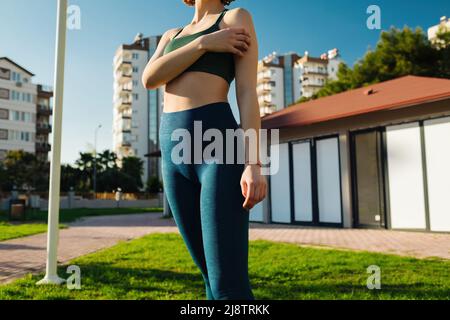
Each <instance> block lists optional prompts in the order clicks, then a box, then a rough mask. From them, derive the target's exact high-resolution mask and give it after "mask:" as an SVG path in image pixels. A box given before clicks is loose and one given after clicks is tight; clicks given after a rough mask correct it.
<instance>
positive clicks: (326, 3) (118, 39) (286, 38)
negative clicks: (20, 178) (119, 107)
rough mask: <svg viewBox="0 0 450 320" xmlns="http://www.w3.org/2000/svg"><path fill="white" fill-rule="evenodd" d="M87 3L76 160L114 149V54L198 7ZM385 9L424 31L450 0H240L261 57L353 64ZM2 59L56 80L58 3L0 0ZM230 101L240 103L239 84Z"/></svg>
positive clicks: (75, 69) (161, 2)
mask: <svg viewBox="0 0 450 320" xmlns="http://www.w3.org/2000/svg"><path fill="white" fill-rule="evenodd" d="M70 4H75V5H78V6H79V7H80V8H81V20H82V22H81V23H82V25H81V27H82V28H81V30H73V31H68V39H67V60H66V86H65V89H66V90H65V99H64V119H63V147H62V160H63V162H66V163H72V162H73V161H74V160H75V159H76V158H77V156H78V152H79V151H85V150H88V149H89V148H90V145H91V146H92V144H93V139H94V129H95V127H96V126H97V125H98V124H99V123H100V124H102V125H103V128H102V129H101V130H100V131H99V136H98V148H99V149H101V150H103V149H110V148H111V147H112V135H111V132H112V129H111V127H112V125H111V123H112V87H113V78H112V59H113V56H114V52H115V50H116V48H117V47H118V46H119V45H120V44H121V43H130V42H131V41H132V40H133V38H134V36H135V35H136V34H137V33H138V32H142V33H144V35H157V34H162V33H163V32H165V31H166V30H167V29H169V28H174V27H178V26H183V25H186V24H188V23H189V22H190V21H191V18H192V15H193V9H192V8H189V7H187V6H185V5H184V4H183V1H182V0H126V1H124V0H72V1H70ZM372 4H376V5H378V6H380V8H381V14H382V17H381V18H382V29H388V28H389V27H390V26H396V27H403V26H404V25H408V26H410V27H416V26H421V27H422V28H423V29H424V30H426V29H427V28H428V27H429V26H432V25H435V24H437V22H438V21H439V18H440V17H441V16H443V15H447V16H450V1H448V0H428V1H418V0H410V1H405V0H383V1H375V0H371V1H366V0H358V1H355V0H339V1H337V0H322V1H303V0H278V1H269V0H238V1H236V2H235V3H234V4H233V5H232V6H231V8H233V7H237V6H240V7H244V8H246V9H247V10H249V11H250V12H251V14H252V16H253V20H254V23H255V26H256V31H257V34H258V42H259V51H260V58H262V57H263V56H265V55H267V54H269V53H271V52H273V51H277V52H279V53H284V52H288V51H295V52H298V53H299V54H303V53H304V51H306V50H307V51H309V52H310V54H312V55H314V56H318V55H320V54H321V53H323V52H325V51H326V50H328V49H331V48H335V47H336V48H339V49H340V51H341V54H342V57H343V59H344V60H345V62H347V63H348V64H350V65H352V64H353V63H354V62H355V61H356V60H357V59H359V58H361V57H362V56H363V55H364V53H365V52H366V51H367V49H368V48H370V47H374V46H375V45H376V42H377V40H378V38H379V34H380V30H369V29H368V28H367V27H366V20H367V17H368V15H367V14H366V9H367V7H368V6H369V5H372ZM0 8H1V10H0V39H1V42H0V56H7V57H9V58H11V59H13V60H15V61H16V62H17V63H19V64H21V65H22V66H24V67H25V68H27V69H29V70H30V71H32V72H33V73H35V74H36V77H35V80H34V81H35V82H36V83H44V84H50V85H51V84H53V59H54V39H55V24H56V21H55V16H56V0H32V1H30V0H0ZM229 99H230V103H231V104H232V105H233V107H234V108H236V98H235V94H234V85H233V87H232V90H231V92H230V97H229Z"/></svg>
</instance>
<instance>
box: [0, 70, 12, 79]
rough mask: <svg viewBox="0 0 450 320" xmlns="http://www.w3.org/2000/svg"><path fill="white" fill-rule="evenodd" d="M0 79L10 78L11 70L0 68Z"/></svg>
mask: <svg viewBox="0 0 450 320" xmlns="http://www.w3.org/2000/svg"><path fill="white" fill-rule="evenodd" d="M0 79H5V80H10V79H11V70H9V69H5V68H0Z"/></svg>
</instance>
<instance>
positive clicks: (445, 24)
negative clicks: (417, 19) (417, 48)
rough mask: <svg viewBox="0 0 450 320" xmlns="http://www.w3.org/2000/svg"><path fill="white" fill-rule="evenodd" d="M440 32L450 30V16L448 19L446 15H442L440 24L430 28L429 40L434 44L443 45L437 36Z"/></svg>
mask: <svg viewBox="0 0 450 320" xmlns="http://www.w3.org/2000/svg"><path fill="white" fill-rule="evenodd" d="M439 32H450V18H449V19H447V17H446V16H443V17H441V19H440V21H439V24H437V25H435V26H432V27H430V28H428V40H430V41H431V43H433V44H434V45H442V43H440V41H439V39H438V38H437V34H438V33H439Z"/></svg>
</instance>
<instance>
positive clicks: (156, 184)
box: [147, 176, 163, 193]
mask: <svg viewBox="0 0 450 320" xmlns="http://www.w3.org/2000/svg"><path fill="white" fill-rule="evenodd" d="M162 187H163V186H162V183H161V181H160V180H159V178H158V177H157V176H152V177H150V178H149V179H148V181H147V191H148V192H151V193H157V192H160V191H161V189H162Z"/></svg>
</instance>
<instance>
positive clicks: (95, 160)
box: [92, 124, 102, 199]
mask: <svg viewBox="0 0 450 320" xmlns="http://www.w3.org/2000/svg"><path fill="white" fill-rule="evenodd" d="M101 127H102V125H101V124H99V125H98V126H97V127H96V128H95V133H94V177H93V179H92V180H93V189H94V199H96V198H97V134H98V130H100V129H101Z"/></svg>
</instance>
